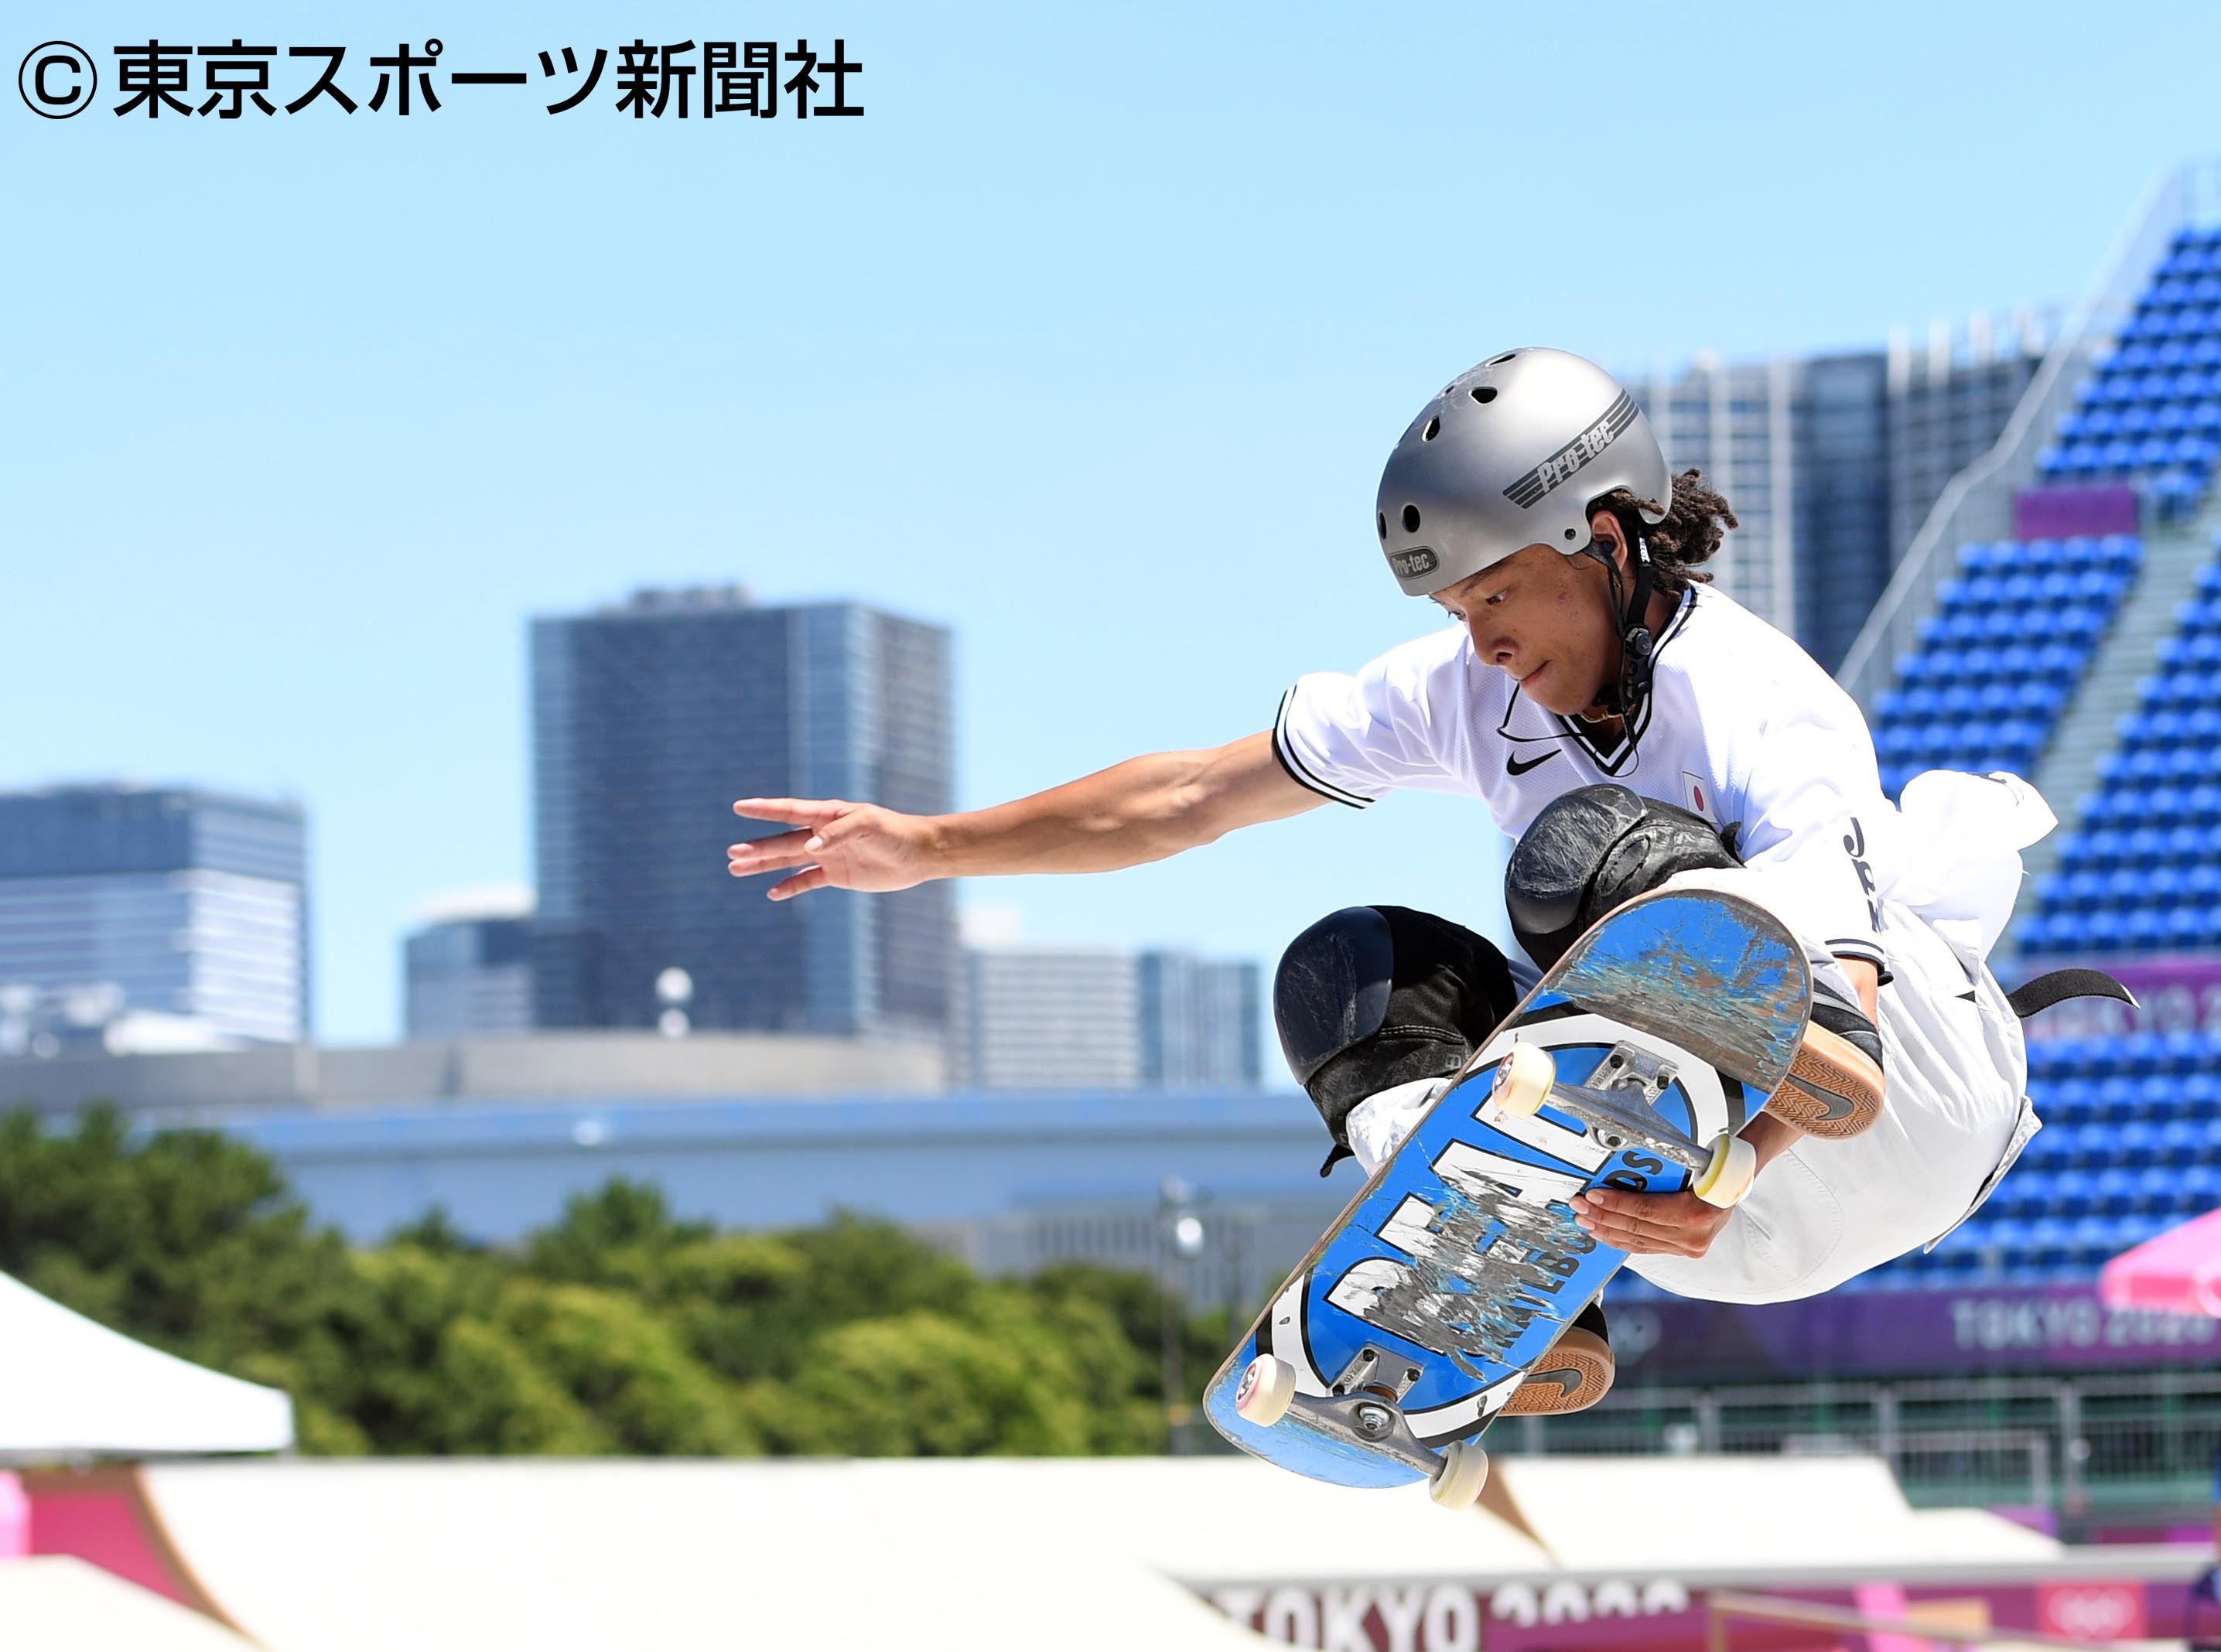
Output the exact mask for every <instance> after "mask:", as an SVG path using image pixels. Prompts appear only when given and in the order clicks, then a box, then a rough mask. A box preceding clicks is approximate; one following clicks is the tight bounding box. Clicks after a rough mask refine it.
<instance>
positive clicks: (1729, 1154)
mask: <svg viewBox="0 0 2221 1652" xmlns="http://www.w3.org/2000/svg"><path fill="white" fill-rule="evenodd" d="M1757 1174H1758V1150H1757V1149H1756V1148H1755V1147H1753V1146H1752V1145H1751V1144H1749V1142H1747V1141H1745V1140H1743V1138H1742V1137H1740V1136H1723V1137H1721V1138H1719V1140H1717V1142H1714V1143H1713V1144H1712V1162H1711V1163H1710V1164H1708V1165H1706V1166H1705V1171H1704V1174H1703V1175H1700V1176H1699V1177H1698V1178H1697V1179H1696V1180H1695V1181H1692V1182H1691V1183H1690V1184H1689V1191H1690V1192H1691V1193H1692V1194H1696V1195H1697V1197H1698V1198H1699V1199H1701V1200H1704V1201H1705V1203H1706V1204H1707V1205H1711V1206H1714V1207H1716V1208H1717V1209H1720V1210H1726V1209H1729V1208H1730V1207H1731V1206H1736V1205H1739V1204H1741V1203H1742V1196H1743V1195H1744V1194H1747V1193H1749V1191H1750V1183H1751V1178H1752V1177H1754V1176H1755V1175H1757Z"/></svg>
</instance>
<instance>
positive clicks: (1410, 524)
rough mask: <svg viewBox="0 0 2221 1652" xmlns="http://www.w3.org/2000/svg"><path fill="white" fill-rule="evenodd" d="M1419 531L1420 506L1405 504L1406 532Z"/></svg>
mask: <svg viewBox="0 0 2221 1652" xmlns="http://www.w3.org/2000/svg"><path fill="white" fill-rule="evenodd" d="M1418 531H1419V508H1418V507H1417V505H1406V506H1405V507H1404V532H1405V533H1417V532H1418Z"/></svg>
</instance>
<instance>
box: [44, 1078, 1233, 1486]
mask: <svg viewBox="0 0 2221 1652" xmlns="http://www.w3.org/2000/svg"><path fill="white" fill-rule="evenodd" d="M0 1269H4V1270H5V1271H7V1272H9V1273H12V1274H14V1275H17V1276H18V1277H20V1278H22V1279H23V1280H24V1281H26V1282H28V1283H29V1284H30V1285H31V1286H32V1287H34V1289H38V1290H41V1291H42V1292H44V1293H46V1294H48V1295H50V1296H52V1297H53V1298H55V1299H56V1300H59V1301H61V1302H63V1303H65V1304H66V1305H67V1306H71V1307H73V1308H75V1309H77V1310H78V1312H83V1313H85V1314H87V1315H89V1316H90V1317H91V1318H95V1319H97V1320H99V1321H100V1322H102V1323H103V1324H105V1325H111V1326H113V1327H114V1328H116V1330H118V1331H123V1332H125V1333H126V1334H127V1335H129V1336H133V1337H140V1338H141V1339H143V1340H146V1341H147V1342H150V1343H154V1344H156V1345H157V1346H160V1347H164V1348H167V1349H170V1350H172V1351H174V1352H176V1353H178V1354H180V1355H182V1356H185V1357H186V1358H188V1359H192V1360H195V1361H197V1362H200V1363H203V1364H206V1365H210V1366H213V1367H215V1368H217V1369H220V1370H226V1371H229V1372H232V1373H234V1374H235V1375H240V1376H243V1377H246V1378H248V1379H249V1380H251V1381H260V1382H265V1383H268V1384H271V1385H272V1386H275V1387H282V1388H284V1389H285V1390H286V1391H287V1392H288V1393H291V1395H292V1397H293V1400H294V1402H295V1413H296V1418H297V1429H298V1432H299V1437H300V1441H301V1444H302V1447H303V1449H305V1450H310V1451H325V1452H344V1453H364V1452H372V1453H423V1454H453V1453H471V1454H495V1455H497V1454H507V1453H530V1452H548V1453H563V1454H568V1455H585V1454H596V1453H608V1452H627V1453H641V1454H660V1453H684V1454H689V1455H707V1454H723V1453H735V1452H743V1453H745V1452H760V1451H779V1452H793V1451H808V1452H820V1453H844V1454H869V1453H881V1452H900V1453H912V1454H919V1455H935V1456H942V1455H956V1454H968V1453H979V1452H1027V1453H1033V1452H1045V1453H1061V1452H1091V1451H1092V1452H1104V1451H1143V1450H1154V1449H1161V1446H1162V1443H1163V1441H1164V1418H1165V1412H1164V1406H1163V1397H1162V1394H1161V1392H1160V1389H1161V1377H1160V1367H1161V1357H1160V1345H1161V1335H1162V1330H1163V1326H1164V1323H1165V1318H1164V1309H1165V1303H1164V1299H1163V1298H1162V1296H1161V1294H1160V1293H1159V1291H1158V1287H1157V1286H1156V1284H1155V1283H1154V1281H1151V1280H1150V1279H1148V1277H1146V1276H1144V1275H1128V1274H1120V1273H1117V1272H1114V1271H1112V1270H1109V1269H1094V1268H1060V1269H1052V1270H1050V1271H1049V1272H1048V1273H1047V1274H1045V1275H1042V1276H1040V1277H1039V1278H1036V1279H1033V1280H1029V1281H995V1282H990V1281H984V1280H981V1279H979V1277H977V1276H976V1275H973V1273H972V1272H971V1270H970V1269H967V1268H966V1267H964V1266H963V1265H962V1264H961V1263H960V1262H956V1261H954V1260H952V1259H951V1258H949V1257H948V1256H944V1255H942V1254H941V1253H940V1252H938V1251H936V1250H933V1249H932V1248H931V1247H930V1246H929V1245H927V1244H923V1243H922V1242H921V1241H920V1240H918V1239H917V1238H916V1237H913V1236H911V1235H910V1234H908V1233H906V1232H904V1231H902V1230H901V1229H899V1228H898V1227H896V1226H894V1225H892V1224H890V1223H887V1222H884V1221H880V1220H877V1219H871V1218H867V1217H862V1216H858V1215H854V1214H852V1213H841V1214H839V1215H836V1216H835V1218H834V1219H832V1220H830V1221H829V1222H828V1223H827V1224H825V1225H823V1226H821V1227H816V1228H810V1229H804V1230H797V1231H789V1232H784V1233H773V1234H744V1233H719V1232H716V1231H714V1229H713V1228H712V1227H711V1225H709V1224H707V1223H704V1222H699V1221H691V1220H683V1219H679V1218H678V1217H677V1216H676V1215H675V1214H674V1213H673V1212H672V1210H671V1208H670V1206H669V1205H668V1203H667V1201H666V1200H665V1199H664V1197H663V1195H662V1194H661V1193H660V1190H658V1189H656V1188H653V1187H650V1186H647V1185H644V1184H640V1183H634V1182H627V1181H611V1182H610V1183H608V1184H607V1185H605V1186H604V1187H602V1188H598V1189H597V1190H596V1191H594V1192H592V1193H591V1194H581V1195H579V1196H578V1197H576V1198H574V1199H572V1200H570V1201H569V1202H568V1203H567V1204H566V1206H565V1208H564V1211H563V1213H562V1216H561V1217H560V1219H558V1220H557V1221H555V1222H554V1223H553V1224H551V1225H549V1226H548V1227H547V1228H545V1229H543V1230H541V1231H539V1232H536V1233H535V1234H532V1235H530V1236H529V1237H527V1238H526V1239H525V1240H524V1241H523V1242H522V1244H517V1245H515V1246H510V1247H493V1246H486V1245H482V1244H473V1243H472V1241H471V1240H470V1239H469V1238H468V1237H467V1236H466V1235H465V1234H464V1233H463V1232H461V1231H460V1230H459V1229H458V1228H457V1227H456V1226H455V1225H454V1222H453V1220H452V1219H450V1218H449V1217H448V1215H447V1213H446V1212H444V1211H441V1210H434V1211H432V1212H429V1213H427V1214H426V1215H425V1216H424V1217H423V1218H422V1219H420V1220H418V1221H416V1222H414V1223H411V1224H410V1225H408V1226H407V1227H405V1228H403V1229H400V1230H397V1231H396V1232H394V1233H393V1234H392V1235H391V1236H390V1237H388V1238H387V1240H386V1241H385V1243H384V1244H381V1245H378V1246H374V1247H366V1248H360V1249H350V1248H349V1247H348V1246H347V1244H345V1243H344V1242H343V1241H342V1240H341V1237H339V1235H337V1234H336V1233H335V1232H334V1231H330V1230H328V1229H322V1228H319V1227H316V1225H313V1224H312V1223H311V1222H310V1219H309V1216H308V1213H307V1212H306V1210H305V1209H304V1208H303V1206H302V1205H301V1203H300V1202H299V1200H297V1199H296V1198H295V1197H294V1196H293V1195H292V1194H291V1192H290V1191H289V1190H288V1189H287V1188H286V1187H285V1183H284V1181H283V1179H282V1178H281V1177H280V1176H279V1175H278V1172H277V1170H276V1169H275V1167H274V1166H273V1165H272V1163H270V1161H269V1160H268V1159H266V1158H265V1157H264V1156H262V1155H260V1153H257V1152H256V1151H254V1150H253V1149H251V1148H249V1147H247V1146H246V1145H244V1144H241V1143H239V1142H237V1141H235V1140H233V1139H232V1138H228V1137H225V1136H222V1135H220V1134H216V1133H212V1132H206V1131H152V1132H134V1131H132V1130H131V1129H129V1127H128V1125H126V1123H125V1122H124V1120H123V1119H122V1118H121V1117H120V1116H119V1115H118V1114H116V1113H114V1112H112V1111H108V1110H95V1111H92V1112H90V1113H86V1114H85V1115H84V1116H83V1117H82V1118H81V1119H79V1120H78V1121H77V1123H76V1125H75V1126H74V1128H70V1129H63V1130H51V1131H50V1130H48V1129H47V1128H45V1127H44V1126H43V1125H41V1123H40V1121H39V1120H38V1119H36V1118H35V1117H34V1115H32V1114H30V1113H16V1114H12V1115H8V1116H4V1117H0ZM1173 1306H1174V1308H1175V1314H1174V1318H1175V1321H1176V1325H1175V1330H1176V1334H1178V1335H1179V1337H1180V1338H1181V1343H1182V1348H1183V1350H1184V1359H1185V1361H1186V1366H1185V1369H1186V1375H1187V1381H1186V1382H1185V1383H1184V1384H1183V1387H1186V1388H1188V1389H1190V1390H1191V1392H1192V1390H1193V1389H1195V1388H1197V1387H1199V1386H1200V1383H1201V1381H1202V1379H1203V1377H1204V1375H1206V1374H1207V1372H1208V1370H1209V1368H1210V1366H1211V1363H1212V1362H1215V1360H1216V1359H1217V1355H1218V1353H1219V1351H1220V1350H1219V1348H1218V1346H1217V1344H1218V1343H1220V1342H1223V1326H1214V1325H1210V1324H1208V1323H1207V1322H1205V1323H1203V1324H1200V1325H1198V1323H1197V1322H1193V1321H1190V1320H1188V1319H1186V1317H1185V1316H1183V1315H1180V1314H1179V1313H1178V1312H1177V1309H1178V1305H1177V1304H1175V1305H1173ZM1222 1317H1223V1316H1222Z"/></svg>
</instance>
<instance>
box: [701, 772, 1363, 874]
mask: <svg viewBox="0 0 2221 1652" xmlns="http://www.w3.org/2000/svg"><path fill="white" fill-rule="evenodd" d="M1324 801H1326V800H1325V799H1324V798H1323V797H1322V796H1320V795H1319V794H1318V793H1317V792H1315V791H1312V790H1311V789H1310V788H1308V787H1305V786H1300V785H1298V784H1297V783H1296V782H1294V781H1292V780H1291V779H1289V778H1288V775H1287V771H1286V770H1284V769H1282V768H1281V767H1280V764H1279V758H1278V757H1274V756H1273V737H1272V735H1271V734H1270V733H1269V732H1267V733H1259V734H1251V735H1248V736H1245V737H1244V738H1242V739H1238V740H1236V741H1234V742H1232V743H1231V744H1230V745H1222V746H1219V747H1217V748H1216V749H1215V750H1212V751H1161V752H1157V753H1155V754H1154V755H1153V756H1150V757H1133V758H1129V760H1127V761H1126V762H1124V763H1121V764H1116V765H1114V766H1113V767H1111V768H1109V769H1104V770H1100V771H1098V773H1095V774H1092V775H1088V776H1085V777H1084V778H1081V779H1079V780H1074V781H1072V782H1068V783H1067V784H1065V785H1062V786H1057V787H1054V788H1052V789H1049V790H1048V791H1045V792H1036V793H1035V794H1034V795H1032V796H1030V797H1022V798H1019V799H1018V800H1017V801H1015V802H1010V803H1001V804H998V805H997V806H996V807H993V808H986V809H974V810H972V811H970V812H968V813H967V814H934V815H925V814H898V813H897V812H896V811H894V810H892V809H885V808H881V807H878V806H877V805H876V804H872V803H849V802H842V801H838V800H823V801H816V800H805V799H799V798H791V797H744V798H742V799H741V801H739V802H737V803H735V804H734V805H733V812H734V813H735V814H739V815H742V816H745V817H747V818H748V819H751V820H777V821H779V822H780V823H782V824H784V825H787V826H792V827H794V828H796V829H795V830H793V831H791V832H779V833H777V834H776V835H774V836H772V837H768V838H757V839H755V840H754V842H752V843H736V844H735V845H732V847H731V848H730V849H729V851H727V862H728V870H729V871H730V872H731V873H732V875H733V876H735V877H747V876H754V874H756V873H759V872H778V871H788V872H791V874H792V875H791V876H788V877H785V878H782V879H781V880H780V881H779V882H777V883H774V884H773V885H772V887H771V888H770V889H769V890H768V891H767V893H768V894H769V895H770V896H771V898H772V899H773V900H774V901H784V900H785V899H787V898H788V897H789V896H791V895H803V894H806V893H807V892H808V891H810V890H811V889H816V888H836V889H871V890H886V889H906V888H910V886H911V885H913V884H917V883H923V882H926V881H927V880H928V879H929V878H936V877H992V876H1007V875H1009V874H1011V873H1017V872H1110V871H1116V870H1118V869H1119V868H1121V867H1124V866H1138V865H1141V864H1142V863H1144V862H1147V861H1153V860H1163V859H1164V858H1166V857H1167V856H1170V855H1176V854H1178V853H1179V851H1181V850H1183V849H1192V848H1195V847H1196V846H1198V845H1201V844H1207V843H1211V842H1212V841H1214V840H1216V839H1217V838H1220V837H1223V835H1224V834H1225V833H1227V832H1231V831H1232V830H1233V829H1234V828H1235V827H1236V826H1254V825H1256V824H1257V823H1258V822H1260V821H1262V820H1285V819H1286V818H1287V817H1288V816H1289V815H1292V814H1302V813H1303V812H1304V810H1305V809H1310V808H1316V807H1318V806H1319V805H1320V804H1321V803H1323V802H1324Z"/></svg>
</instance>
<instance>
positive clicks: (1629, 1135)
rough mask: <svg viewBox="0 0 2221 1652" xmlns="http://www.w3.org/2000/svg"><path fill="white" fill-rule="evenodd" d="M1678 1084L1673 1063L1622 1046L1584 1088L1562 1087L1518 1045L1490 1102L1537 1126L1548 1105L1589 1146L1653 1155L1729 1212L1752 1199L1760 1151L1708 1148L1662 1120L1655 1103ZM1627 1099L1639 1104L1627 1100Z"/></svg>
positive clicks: (1742, 1145)
mask: <svg viewBox="0 0 2221 1652" xmlns="http://www.w3.org/2000/svg"><path fill="white" fill-rule="evenodd" d="M1676 1076H1677V1075H1676V1071H1675V1069H1674V1064H1673V1063H1671V1062H1666V1061H1661V1060H1660V1059H1659V1058H1658V1057H1655V1056H1654V1055H1652V1054H1651V1053H1650V1052H1649V1051H1648V1050H1640V1049H1637V1048H1636V1046H1635V1045H1633V1044H1614V1045H1613V1046H1612V1047H1611V1050H1609V1051H1608V1052H1607V1053H1606V1054H1605V1057H1604V1059H1603V1060H1601V1061H1599V1062H1598V1063H1597V1064H1596V1066H1595V1068H1594V1069H1592V1071H1591V1072H1590V1074H1589V1077H1588V1082H1587V1083H1586V1084H1561V1083H1560V1082H1558V1067H1557V1063H1556V1062H1555V1060H1553V1059H1552V1057H1551V1055H1550V1052H1549V1051H1548V1050H1545V1049H1543V1048H1542V1046H1541V1045H1540V1044H1514V1045H1512V1046H1511V1049H1510V1050H1507V1051H1506V1052H1505V1057H1504V1059H1503V1060H1502V1061H1500V1062H1498V1063H1497V1066H1496V1074H1495V1076H1494V1077H1493V1078H1492V1080H1491V1081H1490V1085H1489V1099H1490V1100H1492V1101H1493V1102H1495V1104H1496V1105H1497V1107H1499V1108H1501V1109H1502V1110H1503V1111H1504V1112H1505V1113H1511V1114H1513V1115H1514V1116H1516V1117H1520V1118H1532V1117H1533V1116H1534V1115H1535V1114H1536V1113H1538V1112H1540V1111H1541V1110H1542V1106H1543V1104H1544V1103H1545V1102H1548V1104H1550V1105H1551V1106H1553V1107H1559V1108H1561V1109H1563V1110H1564V1111H1565V1112H1567V1113H1571V1114H1573V1117H1574V1118H1576V1119H1579V1120H1580V1122H1581V1125H1582V1126H1583V1127H1584V1128H1585V1129H1586V1131H1588V1134H1589V1138H1590V1139H1591V1140H1592V1141H1594V1142H1595V1143H1596V1144H1597V1145H1598V1146H1599V1147H1604V1148H1608V1149H1610V1150H1612V1151H1613V1152H1617V1151H1619V1150H1622V1149H1624V1148H1627V1147H1630V1146H1636V1147H1644V1148H1648V1149H1649V1150H1650V1151H1652V1152H1654V1153H1655V1154H1657V1155H1658V1156H1660V1157H1661V1158H1665V1159H1669V1160H1671V1161H1672V1162H1673V1163H1675V1164H1678V1165H1680V1166H1681V1167H1682V1169H1686V1170H1687V1171H1688V1172H1689V1175H1690V1181H1689V1191H1690V1192H1691V1193H1692V1194H1696V1195H1697V1197H1698V1198H1699V1199H1701V1200H1704V1201H1705V1203H1706V1204H1708V1205H1712V1206H1717V1207H1719V1208H1721V1209H1726V1208H1727V1207H1728V1206H1732V1205H1735V1204H1737V1203H1739V1202H1740V1201H1741V1200H1742V1196H1743V1195H1744V1194H1747V1193H1749V1191H1750V1184H1751V1179H1752V1178H1753V1177H1754V1176H1755V1175H1757V1174H1758V1151H1757V1150H1756V1149H1755V1148H1754V1147H1752V1146H1751V1144H1749V1142H1747V1141H1745V1140H1743V1139H1742V1137H1740V1136H1737V1135H1735V1134H1733V1133H1731V1132H1730V1133H1729V1134H1725V1135H1723V1136H1721V1137H1720V1138H1719V1139H1718V1140H1717V1141H1716V1142H1714V1143H1713V1144H1711V1147H1709V1148H1707V1147H1705V1145H1704V1144H1701V1143H1700V1142H1699V1141H1697V1140H1696V1139H1695V1138H1693V1137H1691V1136H1690V1135H1688V1134H1687V1133H1686V1131H1680V1130H1678V1129H1676V1128H1675V1127H1674V1125H1671V1124H1669V1123H1667V1120H1666V1119H1663V1118H1661V1116H1660V1115H1659V1114H1658V1113H1657V1112H1656V1110H1655V1108H1654V1107H1652V1106H1651V1103H1652V1102H1653V1101H1655V1100H1656V1099H1657V1098H1658V1097H1659V1096H1660V1095H1662V1094H1664V1093H1665V1090H1666V1087H1667V1085H1669V1084H1671V1083H1672V1082H1674V1078H1675V1077H1676ZM1630 1093H1632V1094H1633V1095H1634V1096H1636V1097H1639V1098H1640V1100H1628V1099H1624V1098H1626V1097H1628V1096H1629V1095H1630Z"/></svg>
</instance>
